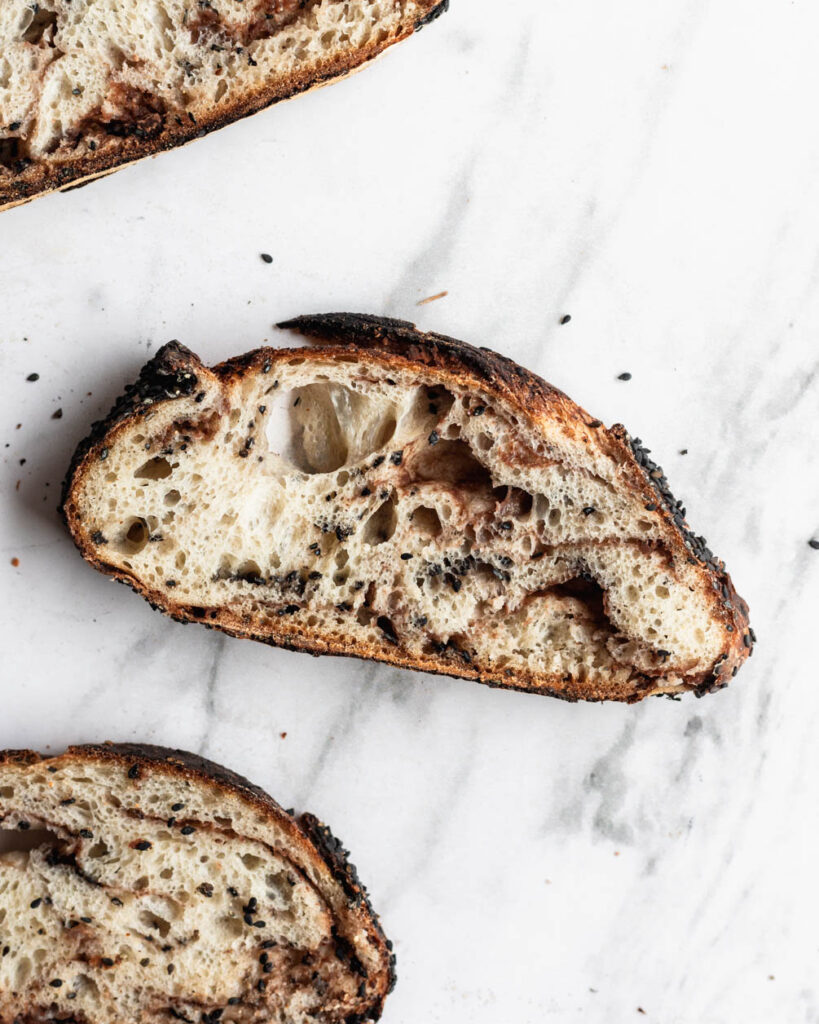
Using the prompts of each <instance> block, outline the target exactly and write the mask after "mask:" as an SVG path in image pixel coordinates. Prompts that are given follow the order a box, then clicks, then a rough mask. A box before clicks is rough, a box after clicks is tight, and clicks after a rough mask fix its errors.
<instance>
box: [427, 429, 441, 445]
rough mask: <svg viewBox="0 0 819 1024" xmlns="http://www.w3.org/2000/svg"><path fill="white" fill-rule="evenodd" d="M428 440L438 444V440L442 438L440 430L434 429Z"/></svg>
mask: <svg viewBox="0 0 819 1024" xmlns="http://www.w3.org/2000/svg"><path fill="white" fill-rule="evenodd" d="M427 440H428V441H429V443H430V444H438V442H439V441H440V440H441V438H440V436H439V434H438V431H437V430H433V431H432V433H431V434H430V435H429V437H428V438H427Z"/></svg>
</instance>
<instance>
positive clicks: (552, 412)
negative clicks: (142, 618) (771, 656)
mask: <svg viewBox="0 0 819 1024" xmlns="http://www.w3.org/2000/svg"><path fill="white" fill-rule="evenodd" d="M279 326H280V327H282V328H288V329H292V330H297V331H301V332H302V333H303V334H305V335H307V336H308V337H310V338H312V339H313V340H316V341H319V342H323V343H325V345H326V346H327V347H324V348H322V349H319V350H318V351H316V352H314V354H313V358H318V359H326V360H327V361H332V360H333V359H334V358H335V357H336V356H338V355H340V354H344V355H349V354H350V353H351V352H353V353H355V352H361V351H367V352H369V353H370V354H371V356H372V357H373V358H375V359H377V360H378V361H380V362H381V363H382V364H383V365H384V366H385V367H387V368H389V367H390V366H393V367H397V366H399V365H400V366H402V367H403V368H406V369H408V370H410V371H411V370H413V369H416V370H417V368H418V367H419V366H423V367H424V368H425V369H427V370H430V371H434V372H437V374H438V375H439V376H440V377H441V378H442V383H446V382H447V381H449V383H450V385H451V384H452V383H453V382H454V383H455V384H456V386H459V387H461V388H464V389H466V390H470V389H474V388H481V389H483V390H484V391H486V392H489V393H490V394H491V393H493V392H494V393H496V394H498V395H499V396H500V397H501V398H502V399H504V400H505V401H506V402H508V403H510V404H511V405H512V406H513V407H514V408H515V409H516V410H517V411H518V412H520V414H521V415H522V416H525V417H528V418H529V419H530V420H531V421H533V422H534V423H535V424H537V423H538V421H539V420H544V419H545V418H546V417H547V416H548V417H550V418H554V417H557V418H559V419H560V420H562V421H563V422H564V424H565V425H566V426H567V427H568V428H569V429H571V430H573V431H574V432H575V433H580V434H581V435H583V436H585V437H586V438H587V439H588V443H590V444H596V445H599V446H600V447H601V448H602V449H603V450H604V451H605V452H606V453H607V454H608V455H610V456H611V457H612V458H614V459H616V460H617V461H618V463H619V464H620V465H621V466H623V467H625V469H626V471H627V473H628V475H629V483H630V485H631V486H633V487H634V489H635V492H636V493H637V494H639V495H640V497H641V498H642V499H643V500H644V503H646V504H650V503H655V504H656V506H657V508H656V511H655V512H653V513H651V515H658V516H661V517H663V518H664V519H665V520H666V522H667V523H668V525H670V527H671V529H670V530H669V531H668V533H669V536H670V537H671V538H673V548H674V550H673V554H674V556H675V557H680V558H684V559H687V560H688V561H689V562H690V563H691V564H692V565H694V566H695V568H696V570H697V571H698V572H699V573H700V575H701V576H702V577H703V579H704V582H705V584H706V585H707V586H709V587H710V588H711V592H712V593H713V595H714V597H713V600H714V607H715V613H716V615H717V616H718V618H720V619H721V620H722V621H723V622H724V623H725V624H726V626H730V627H731V632H730V633H729V634H728V635H730V636H731V642H730V643H726V645H725V647H724V649H723V651H722V652H721V654H720V657H719V658H718V659H717V661H716V662H715V664H714V666H713V669H712V671H710V672H708V673H701V674H699V675H696V676H693V677H689V678H688V679H686V681H685V682H684V683H683V684H671V683H670V682H668V681H663V679H662V678H660V679H657V678H654V677H649V676H646V677H645V679H644V682H643V685H641V686H637V687H635V686H634V684H633V682H632V683H630V684H629V685H628V686H627V687H622V686H618V685H616V684H613V683H612V684H599V685H596V686H594V687H593V686H591V685H589V684H588V683H582V682H579V681H577V680H574V679H565V678H563V677H561V676H559V675H547V674H544V673H539V674H534V673H533V674H532V675H531V676H528V677H524V676H523V675H522V674H521V673H519V672H516V671H514V670H511V669H505V670H504V671H503V673H502V675H501V677H498V676H497V675H495V674H491V673H488V672H486V671H483V670H482V669H481V668H480V667H478V666H476V665H474V664H472V663H471V661H469V660H468V659H467V657H466V656H465V653H464V652H462V651H459V650H457V649H455V648H447V649H446V650H445V651H442V652H440V653H436V654H421V655H418V656H415V655H410V654H408V653H407V652H405V651H403V650H402V649H400V647H396V648H395V649H394V650H392V649H388V648H387V647H386V646H384V645H380V644H371V645H368V646H367V647H366V648H362V645H361V644H360V643H359V642H352V641H349V642H348V641H332V640H325V639H323V638H322V637H319V636H315V635H311V634H310V633H309V632H308V631H307V630H305V629H303V628H301V627H300V626H299V625H298V623H294V622H291V621H285V620H282V621H281V623H280V624H277V625H276V626H275V627H273V626H268V627H267V632H266V634H265V635H258V634H254V631H253V626H252V623H247V622H245V621H243V619H242V617H241V616H240V615H237V614H236V613H234V612H232V611H230V609H227V608H219V609H203V608H196V607H195V606H190V605H183V604H180V603H178V602H175V601H173V600H172V599H171V598H170V597H169V595H168V594H166V593H162V592H160V591H157V590H153V589H151V588H149V587H147V586H146V585H145V584H143V583H141V582H140V581H139V580H137V579H136V578H135V577H133V576H132V575H131V574H129V573H128V572H125V571H124V570H122V569H119V568H117V567H115V566H112V565H109V564H107V563H106V562H105V561H104V560H103V559H102V558H100V557H99V555H98V553H97V551H96V550H95V548H94V545H93V544H92V542H91V539H90V537H88V536H87V534H86V531H85V530H84V528H83V525H82V522H81V519H80V517H79V513H78V509H77V502H76V495H77V493H78V491H79V489H80V488H81V486H82V481H83V477H84V475H85V473H86V472H87V470H88V467H89V466H90V464H91V462H92V461H93V460H96V459H99V458H105V457H106V455H107V449H108V447H109V446H111V445H113V444H115V443H116V437H117V435H118V433H119V432H120V431H121V430H125V429H127V428H128V426H129V425H130V423H131V421H132V420H133V419H134V418H136V417H138V416H140V415H142V414H143V413H144V412H146V411H147V410H149V409H150V408H153V407H155V405H156V403H157V402H162V401H169V400H173V399H174V398H176V397H179V396H180V395H184V394H191V393H193V391H194V390H195V389H196V388H197V386H198V380H199V377H201V376H203V375H207V376H212V377H215V378H216V379H217V381H219V382H220V385H221V386H225V387H226V386H228V385H229V384H230V383H231V381H232V380H234V379H235V378H237V377H241V376H242V375H244V374H246V373H248V372H260V371H262V370H263V368H264V366H265V364H271V363H272V361H273V360H274V359H286V358H288V356H289V355H297V354H298V352H299V351H300V350H287V349H267V348H263V349H256V350H255V351H253V352H249V353H247V354H246V355H244V356H239V357H237V358H235V359H231V360H229V361H228V362H225V363H222V364H220V365H219V366H216V367H214V368H213V369H207V368H206V367H205V366H203V364H202V363H201V362H200V360H199V359H198V358H197V357H196V356H195V355H194V354H193V353H191V352H190V351H189V350H188V349H186V348H184V346H182V345H179V344H178V343H176V342H172V343H170V344H169V345H166V346H164V347H163V348H162V349H160V350H159V352H157V354H156V355H155V356H154V358H153V359H152V360H150V361H149V362H148V363H147V364H146V365H145V366H144V367H143V369H142V372H141V374H140V376H139V378H138V380H137V381H136V383H134V384H132V385H130V386H129V387H128V389H127V390H126V392H125V394H124V395H123V396H122V397H121V398H120V399H119V400H118V401H117V403H116V404H115V406H114V408H113V409H112V410H111V412H110V413H109V415H108V416H107V417H106V418H105V419H103V420H101V421H99V422H97V423H96V424H94V425H93V427H92V430H91V433H90V434H89V436H88V437H87V438H85V440H84V441H82V442H81V443H80V445H79V446H78V448H77V450H76V452H75V453H74V457H73V459H72V462H71V465H70V467H69V470H68V473H67V476H66V480H65V483H64V486H63V498H62V506H61V507H62V512H63V516H64V518H65V521H66V524H67V526H68V529H69V531H70V533H71V535H72V538H73V540H74V542H75V544H76V545H77V547H78V548H79V550H80V551H81V553H82V555H83V557H84V558H85V559H86V560H87V561H88V562H90V563H91V564H92V565H93V566H94V567H95V568H97V569H99V570H100V571H101V572H103V573H106V574H107V575H109V576H111V577H113V578H114V579H117V580H118V581H120V582H122V583H126V584H127V585H128V586H130V587H131V588H132V589H133V590H135V591H136V592H137V593H139V594H141V595H142V596H143V597H145V598H146V599H147V600H148V601H149V602H150V604H151V605H152V606H153V607H154V608H157V609H159V610H161V611H163V612H165V613H167V614H168V615H170V616H171V617H172V618H174V619H176V620H177V621H178V622H200V623H201V624H204V625H206V626H208V627H210V628H216V629H219V630H221V631H223V632H225V633H228V634H229V635H231V636H236V637H240V638H247V639H254V640H259V641H261V642H263V643H269V644H272V645H274V646H278V647H283V648H286V649H288V650H297V651H304V652H306V653H310V654H315V655H319V654H335V655H344V656H351V657H364V658H367V659H370V660H374V661H381V662H385V663H387V664H390V665H395V666H398V667H401V668H409V669H417V670H421V671H424V672H430V673H433V674H438V675H446V676H453V677H457V678H464V679H471V680H474V681H476V682H481V683H484V684H486V685H489V686H493V687H499V688H503V689H513V690H521V691H524V692H527V693H539V694H546V695H549V696H555V697H561V698H563V699H565V700H570V701H574V700H621V701H626V702H629V703H631V702H634V701H638V700H641V699H642V698H643V697H645V696H649V695H657V694H675V693H682V692H686V691H692V690H693V691H694V692H695V693H696V694H697V695H698V696H702V695H703V694H705V693H709V692H713V691H714V690H717V689H722V688H723V687H724V686H725V685H727V682H728V681H729V680H730V679H731V678H732V677H733V676H734V675H736V672H737V670H738V669H739V666H740V665H741V664H742V662H743V661H744V660H745V658H746V657H747V656H748V655H749V653H750V652H751V650H752V646H753V633H752V631H751V630H750V628H749V626H748V608H747V605H746V604H745V602H744V601H742V599H741V598H740V597H739V596H738V595H737V593H736V591H735V589H734V587H733V584H732V582H731V579H730V577H729V576H728V574H727V573H726V572H725V570H724V565H723V564H722V563H720V562H718V561H716V560H715V559H713V556H711V557H710V559H705V557H704V552H703V546H702V544H701V543H700V541H701V538H696V537H694V535H693V534H691V533H690V532H689V531H688V530H687V526H686V525H680V522H679V511H678V509H677V508H676V505H675V504H674V501H673V496H672V495H671V494H670V491H669V490H668V488H667V484H666V483H665V478H664V477H662V476H660V477H657V476H655V477H652V476H651V475H650V472H653V471H647V469H646V468H644V466H641V465H640V463H639V462H638V460H637V458H636V457H635V453H634V449H633V444H634V442H632V441H631V439H630V438H629V435H628V434H627V432H626V431H625V429H624V428H623V427H620V426H616V427H613V428H612V429H611V430H606V428H605V427H603V425H602V423H600V421H599V420H593V419H592V418H591V417H590V416H589V415H588V413H586V412H585V411H584V410H583V409H581V408H580V407H579V406H577V405H576V404H575V403H574V402H572V401H571V399H569V398H568V397H567V396H566V395H564V394H563V393H562V392H560V391H558V390H557V389H556V388H553V387H552V386H551V385H550V384H548V383H547V382H546V381H544V380H542V379H541V378H540V377H537V376H536V375H535V374H532V373H530V372H529V371H528V370H525V369H523V368H522V367H520V366H518V365H517V364H516V363H514V362H512V360H509V359H507V358H505V357H504V356H500V355H498V354H497V353H495V352H492V351H490V350H488V349H477V348H475V347H473V346H471V345H468V344H466V343H463V342H459V341H456V340H455V339H453V338H448V337H446V336H444V335H439V334H429V333H422V332H420V331H418V330H417V329H416V328H415V327H414V325H412V324H409V323H406V322H404V321H398V320H390V319H385V318H379V317H372V316H364V315H359V314H348V313H342V314H320V315H318V316H308V317H299V318H296V319H294V320H288V321H285V322H284V323H282V324H280V325H279ZM652 465H653V464H652ZM658 495H659V497H660V498H662V500H661V501H657V498H658ZM675 516H676V517H677V518H676V519H675ZM705 550H706V551H707V549H705ZM708 554H709V556H710V552H708Z"/></svg>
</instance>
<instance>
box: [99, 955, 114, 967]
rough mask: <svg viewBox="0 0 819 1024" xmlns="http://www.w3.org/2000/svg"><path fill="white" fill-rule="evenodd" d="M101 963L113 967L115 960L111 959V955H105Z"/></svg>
mask: <svg viewBox="0 0 819 1024" xmlns="http://www.w3.org/2000/svg"><path fill="white" fill-rule="evenodd" d="M100 963H101V964H102V966H103V967H113V966H114V961H113V960H112V959H111V957H110V956H104V957H103V958H102V960H101V961H100Z"/></svg>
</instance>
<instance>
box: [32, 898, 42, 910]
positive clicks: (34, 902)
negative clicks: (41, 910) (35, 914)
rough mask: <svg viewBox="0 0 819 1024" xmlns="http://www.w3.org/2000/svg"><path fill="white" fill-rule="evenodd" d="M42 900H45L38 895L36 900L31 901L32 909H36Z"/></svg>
mask: <svg viewBox="0 0 819 1024" xmlns="http://www.w3.org/2000/svg"><path fill="white" fill-rule="evenodd" d="M42 902H43V898H42V896H38V897H37V899H36V900H32V901H31V904H30V905H31V909H32V910H36V909H37V907H39V906H40V904H41V903H42Z"/></svg>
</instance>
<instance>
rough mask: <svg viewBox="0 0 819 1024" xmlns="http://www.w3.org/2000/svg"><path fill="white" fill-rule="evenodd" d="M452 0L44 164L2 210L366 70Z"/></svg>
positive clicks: (3, 199) (2, 200)
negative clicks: (380, 38)
mask: <svg viewBox="0 0 819 1024" xmlns="http://www.w3.org/2000/svg"><path fill="white" fill-rule="evenodd" d="M449 3H450V0H440V2H439V3H437V4H436V5H435V6H434V7H432V8H431V10H430V11H429V12H428V13H427V14H425V15H423V16H422V17H421V18H419V19H418V20H417V21H416V22H415V23H414V24H411V25H409V26H408V27H406V28H405V29H404V30H402V31H400V32H399V33H398V34H396V35H395V36H393V37H391V38H390V39H387V40H385V41H384V42H382V43H372V44H370V45H368V46H366V47H363V48H362V49H360V50H357V51H355V52H354V53H347V54H344V53H341V54H338V55H337V56H335V57H333V58H331V59H329V60H326V61H323V62H319V63H317V64H315V65H314V66H313V68H312V70H311V71H310V72H309V73H308V72H301V73H296V74H292V75H290V76H289V77H287V78H286V79H284V81H282V82H279V83H278V84H276V85H271V86H269V87H267V88H261V89H257V90H255V91H253V92H251V93H249V94H248V95H246V96H245V97H244V98H243V99H242V100H240V101H238V102H236V103H234V104H233V105H232V106H230V107H229V108H226V109H220V110H219V111H218V112H217V111H216V110H212V111H211V112H210V113H209V115H207V116H203V117H201V118H199V119H198V120H197V121H196V122H195V123H184V124H182V125H179V126H177V125H167V126H166V127H167V130H166V131H164V132H163V134H162V136H161V137H160V138H158V139H145V140H140V139H137V138H135V137H129V138H124V139H119V140H118V143H119V144H118V145H117V146H116V147H113V146H112V147H110V148H108V149H106V150H97V151H96V152H95V153H93V154H92V155H86V156H83V157H78V158H74V159H71V160H66V161H65V162H63V163H61V164H59V165H58V166H56V167H55V168H54V169H53V170H52V171H51V172H49V171H48V170H47V169H46V173H45V175H44V178H43V179H39V180H34V181H26V180H21V181H15V180H12V181H10V182H9V184H8V188H6V189H2V188H0V213H2V212H3V211H4V210H10V209H12V208H13V207H15V206H22V205H23V204H25V203H29V202H31V200H32V199H37V198H39V197H40V196H45V195H49V194H50V193H52V192H68V191H70V190H71V189H73V188H81V187H82V186H83V185H89V184H91V182H93V181H96V179H97V178H104V177H106V176H107V175H109V174H113V173H114V171H119V170H122V169H123V168H124V167H130V166H132V165H133V164H136V163H139V162H140V161H142V160H147V159H148V158H149V157H153V156H158V155H159V154H160V153H165V152H168V151H169V150H172V149H178V148H179V147H180V146H184V145H187V144H188V143H189V142H194V141H196V140H197V139H199V138H202V137H204V136H205V135H209V134H210V133H211V132H214V131H218V129H220V128H224V127H226V126H227V125H229V124H233V123H234V122H236V121H241V120H242V119H243V118H245V117H250V116H251V115H253V114H258V113H260V112H261V111H262V110H266V109H267V108H268V107H271V106H273V105H274V104H275V103H280V102H282V101H284V100H289V99H294V98H295V97H296V96H299V95H301V94H302V93H306V92H312V91H313V90H314V89H320V88H322V86H325V85H329V84H331V83H332V82H335V81H340V80H342V79H344V78H348V77H349V76H350V75H353V74H355V73H356V72H357V71H360V70H362V68H364V67H365V66H366V65H367V64H370V63H371V62H372V61H374V60H375V59H376V58H378V57H380V56H381V55H382V54H383V53H384V52H385V51H386V50H388V49H389V48H390V47H392V46H394V45H395V44H396V43H400V42H402V41H403V40H405V39H408V38H409V37H410V36H411V35H413V34H414V33H415V32H418V31H420V29H422V28H423V27H424V26H425V25H428V24H430V22H432V21H435V20H436V19H437V18H439V17H440V16H441V15H442V14H443V13H444V12H445V11H447V10H448V9H449Z"/></svg>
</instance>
